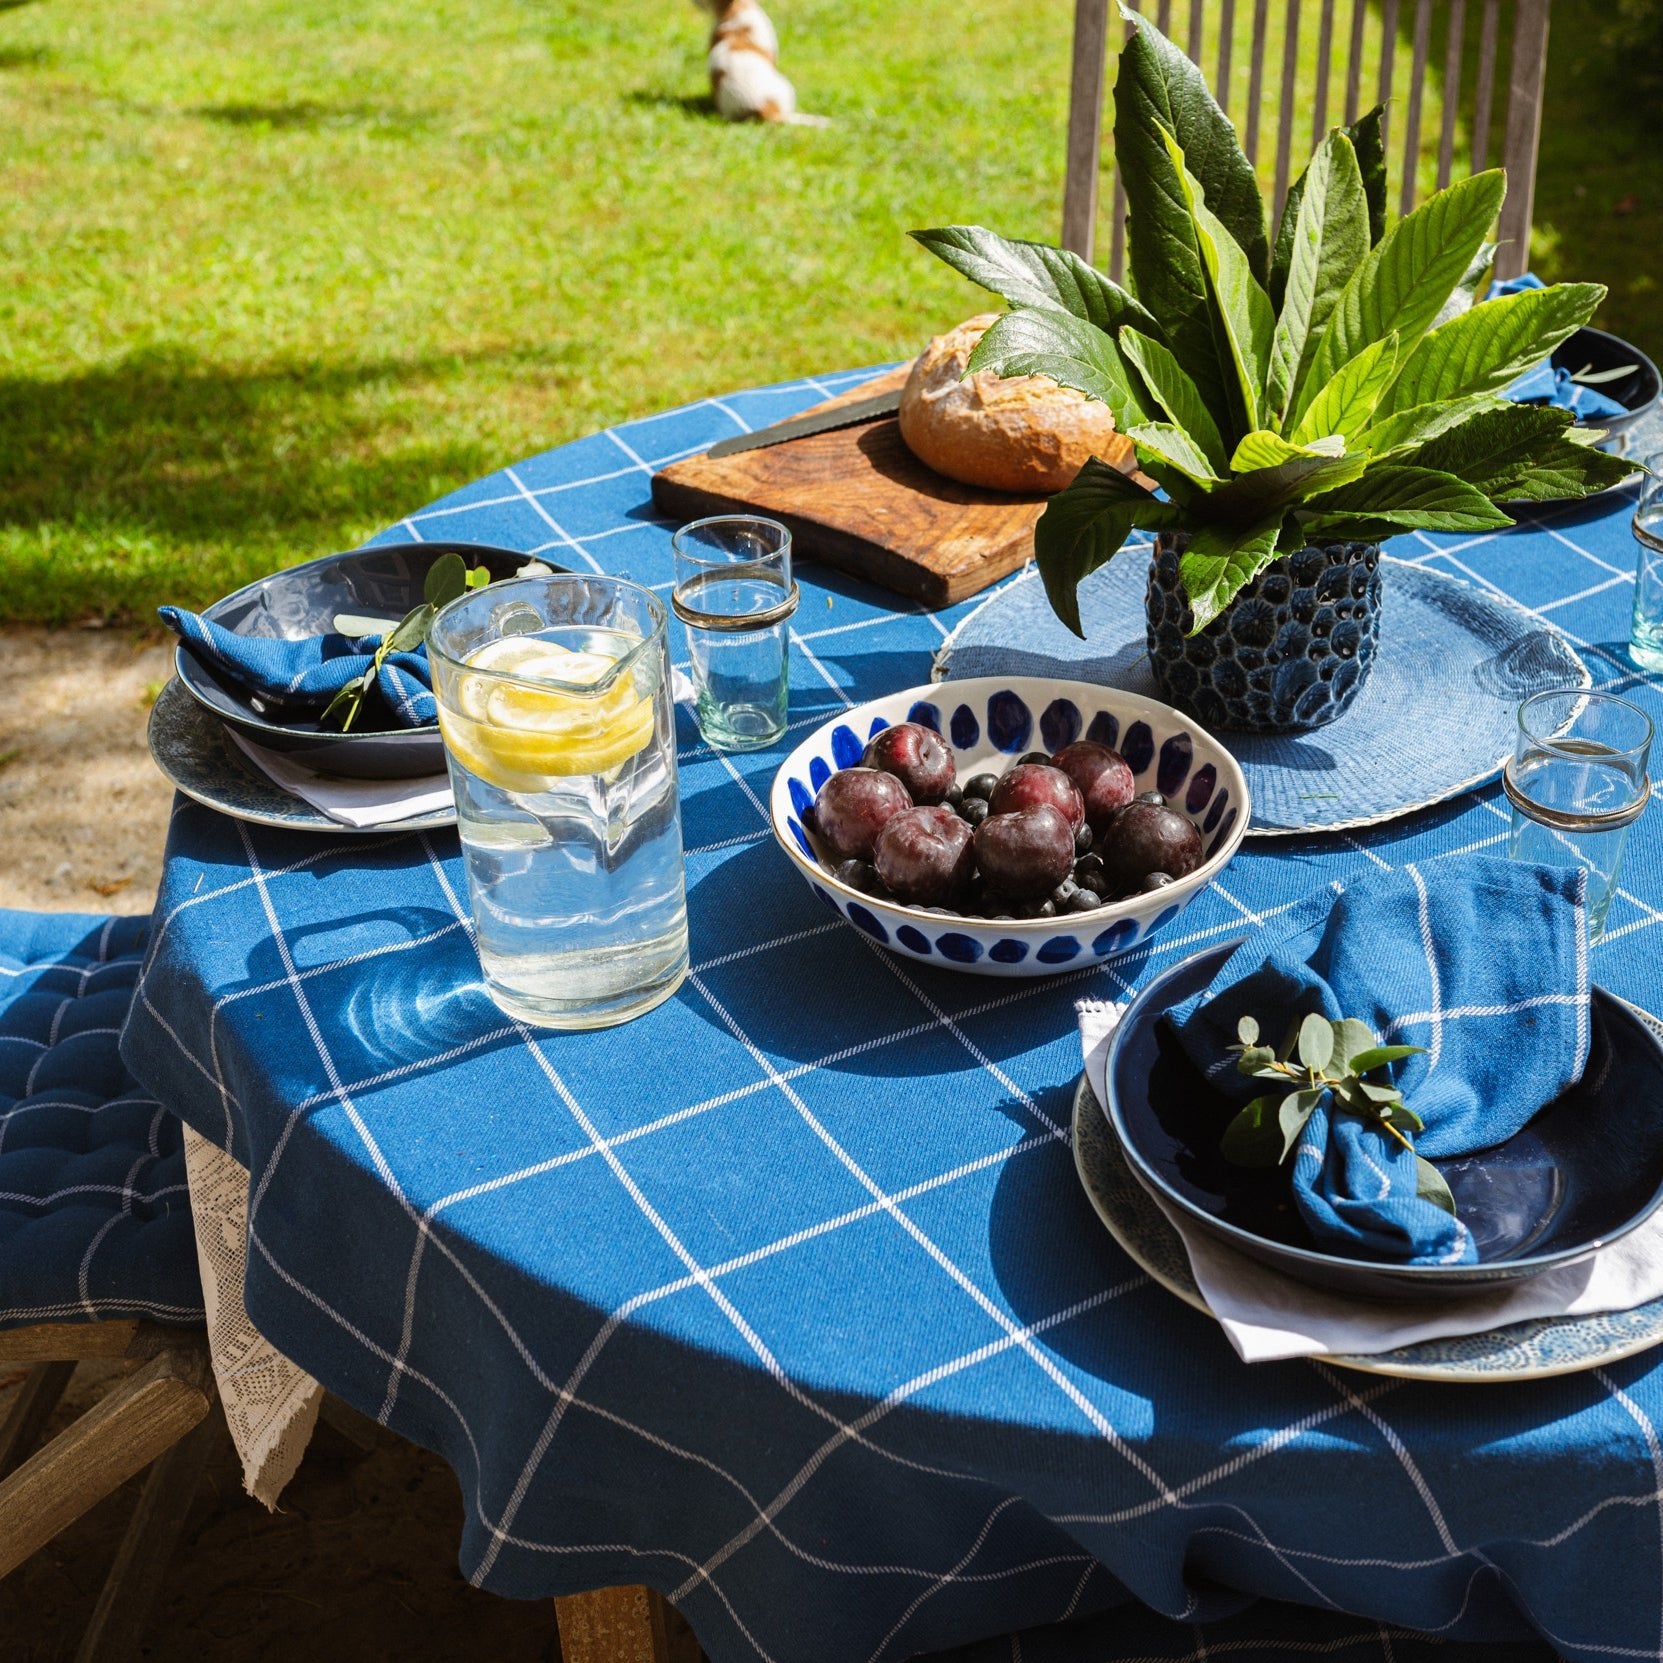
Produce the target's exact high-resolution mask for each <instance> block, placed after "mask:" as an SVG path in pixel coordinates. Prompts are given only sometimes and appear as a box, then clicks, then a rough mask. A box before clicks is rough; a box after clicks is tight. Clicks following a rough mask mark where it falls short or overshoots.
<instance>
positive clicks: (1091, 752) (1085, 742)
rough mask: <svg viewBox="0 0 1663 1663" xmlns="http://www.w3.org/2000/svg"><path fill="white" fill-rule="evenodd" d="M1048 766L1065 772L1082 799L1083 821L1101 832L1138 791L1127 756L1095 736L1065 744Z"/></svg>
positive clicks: (1095, 830)
mask: <svg viewBox="0 0 1663 1663" xmlns="http://www.w3.org/2000/svg"><path fill="white" fill-rule="evenodd" d="M1051 766H1052V767H1053V768H1060V769H1061V770H1062V771H1063V772H1064V773H1065V774H1067V775H1068V777H1069V778H1070V779H1071V780H1073V782H1074V785H1075V789H1076V790H1078V791H1079V793H1080V795H1081V796H1082V797H1083V798H1085V804H1086V823H1087V824H1088V825H1089V826H1090V827H1091V829H1092V830H1093V831H1094V832H1098V833H1101V831H1102V830H1103V828H1104V827H1105V826H1106V825H1107V824H1108V823H1109V820H1110V818H1111V817H1112V816H1113V814H1114V812H1115V810H1116V809H1119V808H1124V807H1125V806H1126V804H1127V803H1129V802H1131V800H1132V797H1133V794H1134V793H1135V792H1136V791H1137V783H1136V781H1135V780H1134V779H1133V778H1132V770H1131V769H1130V768H1128V767H1127V766H1126V758H1125V757H1123V756H1122V755H1121V754H1120V752H1119V751H1114V750H1110V749H1109V747H1108V746H1107V745H1099V744H1098V743H1097V741H1096V740H1095V739H1076V740H1075V741H1074V743H1073V744H1072V745H1064V746H1063V748H1062V749H1061V750H1060V751H1058V752H1057V754H1056V755H1055V756H1054V757H1052V758H1051Z"/></svg>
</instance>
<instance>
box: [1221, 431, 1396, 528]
mask: <svg viewBox="0 0 1663 1663" xmlns="http://www.w3.org/2000/svg"><path fill="white" fill-rule="evenodd" d="M1266 439H1270V440H1274V441H1275V443H1276V444H1278V445H1283V444H1286V441H1285V440H1282V439H1278V438H1276V435H1275V434H1250V435H1248V438H1247V439H1245V440H1243V444H1244V445H1249V446H1250V448H1249V450H1248V451H1247V454H1248V455H1251V456H1257V455H1259V454H1263V452H1261V451H1260V450H1259V449H1258V447H1257V446H1256V445H1254V443H1253V442H1254V441H1260V442H1262V441H1264V440H1266ZM1288 448H1289V451H1290V452H1291V454H1289V455H1287V456H1285V457H1284V459H1283V460H1282V461H1280V462H1275V463H1271V464H1269V465H1267V466H1265V467H1258V468H1253V469H1250V470H1248V471H1247V472H1243V473H1238V474H1237V475H1236V477H1235V478H1234V479H1232V480H1231V481H1230V482H1229V483H1228V484H1227V485H1220V486H1219V487H1218V488H1217V489H1216V490H1213V491H1209V492H1208V493H1207V499H1206V513H1207V516H1208V518H1209V519H1215V520H1222V521H1226V522H1227V523H1229V524H1231V525H1236V526H1250V525H1256V524H1258V523H1259V522H1260V521H1262V520H1265V519H1267V518H1269V516H1270V515H1272V514H1280V513H1281V512H1282V511H1283V510H1284V509H1287V508H1289V507H1291V506H1292V505H1293V504H1294V503H1296V502H1300V501H1302V500H1303V499H1304V498H1306V497H1309V496H1313V495H1315V494H1317V493H1318V492H1321V491H1331V490H1333V489H1334V488H1335V487H1336V486H1339V485H1344V484H1347V483H1349V482H1350V481H1351V480H1354V479H1358V478H1360V477H1361V476H1362V474H1363V471H1364V469H1366V468H1367V467H1368V464H1369V458H1368V454H1367V453H1366V452H1362V451H1359V452H1358V453H1357V455H1355V456H1343V455H1342V456H1336V455H1334V454H1333V453H1332V452H1331V451H1328V450H1313V449H1303V450H1301V449H1295V448H1294V447H1292V446H1289V447H1288ZM1240 454H1242V453H1241V452H1240V451H1238V455H1240Z"/></svg>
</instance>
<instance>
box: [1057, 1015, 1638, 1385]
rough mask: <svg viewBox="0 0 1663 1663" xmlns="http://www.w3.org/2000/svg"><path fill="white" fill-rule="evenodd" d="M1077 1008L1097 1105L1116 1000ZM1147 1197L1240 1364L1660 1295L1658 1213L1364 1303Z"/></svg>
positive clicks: (1620, 1306)
mask: <svg viewBox="0 0 1663 1663" xmlns="http://www.w3.org/2000/svg"><path fill="white" fill-rule="evenodd" d="M1077 1009H1078V1011H1079V1018H1080V1049H1081V1052H1082V1053H1083V1055H1084V1057H1085V1065H1086V1078H1087V1079H1088V1080H1089V1081H1090V1082H1091V1089H1092V1090H1093V1091H1094V1092H1096V1094H1097V1100H1098V1102H1099V1103H1106V1102H1107V1101H1108V1092H1107V1086H1106V1076H1107V1070H1108V1051H1109V1038H1110V1036H1111V1035H1112V1034H1113V1032H1114V1029H1115V1026H1116V1024H1117V1023H1118V1022H1119V1021H1120V1016H1121V1013H1122V1011H1123V1010H1124V1009H1125V1006H1124V1005H1123V1004H1121V1005H1116V1004H1109V1003H1107V1002H1104V1001H1100V1000H1091V999H1087V1000H1082V1001H1080V1003H1079V1005H1078V1007H1077ZM1155 1199H1156V1205H1158V1206H1159V1207H1160V1209H1161V1211H1162V1212H1163V1213H1164V1214H1165V1215H1166V1217H1167V1219H1168V1221H1169V1222H1170V1223H1171V1225H1172V1227H1173V1229H1174V1230H1176V1231H1177V1232H1178V1236H1179V1239H1180V1240H1181V1241H1182V1242H1183V1244H1184V1251H1185V1252H1186V1253H1187V1254H1188V1255H1189V1262H1190V1270H1191V1272H1192V1273H1193V1274H1194V1276H1195V1281H1196V1285H1197V1287H1199V1288H1200V1290H1201V1296H1202V1298H1204V1299H1205V1300H1206V1301H1207V1305H1208V1307H1209V1308H1210V1309H1211V1311H1212V1313H1213V1315H1214V1316H1215V1317H1217V1318H1218V1321H1219V1324H1220V1326H1221V1327H1222V1328H1223V1329H1224V1332H1225V1333H1226V1334H1227V1335H1228V1336H1229V1338H1230V1343H1231V1344H1232V1345H1233V1346H1234V1347H1235V1348H1236V1351H1237V1352H1238V1353H1239V1355H1240V1356H1241V1357H1242V1359H1243V1360H1244V1361H1246V1362H1249V1363H1267V1362H1275V1361H1277V1360H1279V1359H1282V1358H1287V1357H1320V1356H1325V1355H1328V1354H1330V1353H1334V1352H1340V1353H1351V1354H1354V1355H1363V1356H1366V1355H1369V1354H1371V1353H1374V1352H1380V1351H1394V1350H1396V1349H1397V1347H1398V1346H1401V1345H1413V1344H1415V1343H1416V1342H1417V1341H1420V1340H1435V1339H1442V1338H1445V1337H1447V1336H1448V1335H1451V1334H1482V1333H1485V1332H1487V1331H1488V1330H1490V1329H1492V1328H1499V1327H1501V1326H1502V1325H1503V1324H1506V1323H1509V1322H1523V1321H1526V1320H1527V1319H1529V1318H1531V1317H1546V1316H1587V1315H1591V1314H1593V1313H1594V1312H1597V1311H1628V1310H1632V1309H1633V1308H1634V1307H1635V1306H1636V1305H1644V1304H1645V1303H1646V1302H1647V1301H1648V1300H1652V1299H1657V1298H1659V1297H1663V1212H1659V1213H1656V1214H1654V1215H1653V1216H1652V1217H1651V1218H1650V1219H1649V1220H1648V1221H1647V1222H1646V1223H1645V1224H1642V1225H1641V1226H1640V1227H1639V1229H1637V1230H1633V1231H1631V1232H1630V1233H1629V1234H1628V1235H1626V1236H1624V1237H1623V1238H1622V1240H1621V1241H1616V1242H1613V1243H1612V1244H1611V1245H1610V1246H1609V1247H1603V1248H1601V1249H1600V1250H1599V1251H1598V1252H1597V1253H1595V1254H1593V1255H1592V1257H1590V1258H1587V1259H1584V1260H1583V1261H1582V1263H1581V1264H1578V1265H1572V1266H1570V1267H1569V1268H1567V1269H1564V1270H1550V1271H1544V1272H1543V1273H1542V1274H1541V1275H1540V1276H1533V1277H1532V1278H1531V1279H1530V1280H1529V1281H1528V1282H1520V1283H1515V1284H1513V1285H1511V1286H1509V1287H1506V1288H1503V1289H1499V1290H1498V1291H1497V1292H1495V1293H1485V1294H1473V1295H1468V1296H1465V1297H1462V1298H1458V1299H1450V1298H1442V1299H1436V1300H1419V1301H1414V1302H1398V1301H1395V1300H1394V1301H1393V1302H1392V1303H1390V1304H1384V1303H1382V1304H1379V1305H1372V1304H1364V1303H1363V1302H1361V1301H1359V1300H1351V1299H1345V1298H1342V1297H1341V1296H1339V1295H1337V1294H1330V1293H1323V1292H1322V1291H1320V1290H1319V1289H1317V1288H1312V1287H1307V1286H1306V1285H1305V1283H1303V1282H1296V1281H1294V1280H1293V1279H1292V1278H1291V1277H1287V1276H1283V1275H1280V1274H1279V1273H1278V1272H1276V1271H1274V1270H1270V1269H1267V1268H1266V1267H1265V1266H1263V1265H1260V1264H1258V1263H1256V1262H1255V1261H1254V1260H1252V1259H1249V1258H1246V1257H1245V1256H1244V1255H1242V1254H1239V1253H1232V1252H1231V1251H1230V1250H1229V1249H1227V1248H1223V1247H1220V1246H1218V1245H1217V1244H1215V1243H1214V1242H1212V1241H1210V1240H1208V1239H1207V1238H1206V1237H1205V1236H1203V1235H1202V1234H1201V1232H1200V1231H1199V1230H1195V1229H1192V1228H1190V1227H1189V1225H1188V1224H1187V1223H1186V1221H1185V1220H1184V1219H1183V1217H1182V1216H1181V1215H1180V1214H1178V1213H1176V1212H1175V1211H1174V1210H1173V1209H1172V1208H1170V1207H1168V1206H1166V1205H1165V1204H1164V1203H1162V1202H1161V1201H1160V1200H1159V1198H1158V1197H1157V1198H1155Z"/></svg>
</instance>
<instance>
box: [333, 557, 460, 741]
mask: <svg viewBox="0 0 1663 1663" xmlns="http://www.w3.org/2000/svg"><path fill="white" fill-rule="evenodd" d="M490 581H491V574H490V573H489V572H488V571H486V569H485V568H484V567H483V566H475V567H473V568H472V569H470V568H469V566H468V563H467V562H466V561H465V560H464V559H463V558H462V556H461V555H459V554H441V555H440V556H439V558H438V559H437V560H435V561H434V562H433V564H432V565H431V566H429V567H428V569H427V578H426V581H425V582H423V584H422V603H421V605H420V606H414V607H412V608H411V609H410V610H409V611H408V612H406V613H405V614H404V616H403V618H401V619H400V620H399V622H398V623H396V624H394V625H393V627H392V628H391V629H389V630H387V631H386V632H385V633H384V634H383V635H382V637H381V642H380V645H378V646H377V647H376V649H375V657H374V658H373V659H372V660H371V661H370V667H369V668H368V669H367V670H365V672H364V673H363V674H362V675H361V676H359V677H357V678H356V679H355V680H353V681H349V682H348V683H347V684H346V686H345V687H343V688H342V689H341V690H340V692H339V693H337V694H336V695H335V697H334V698H333V699H331V700H330V701H329V705H328V708H327V709H326V710H325V711H324V713H323V715H322V716H321V717H319V719H318V720H319V723H320V725H321V726H324V727H327V726H328V725H329V724H330V722H331V721H333V720H335V719H336V714H337V712H339V720H340V724H341V729H340V731H341V732H342V733H350V732H351V731H352V724H353V722H355V721H356V720H357V718H358V716H359V714H360V713H361V712H362V710H363V708H364V700H365V699H366V698H368V697H369V695H370V694H371V693H372V692H373V691H374V690H375V683H376V678H377V677H379V676H380V674H381V666H382V665H383V664H385V663H386V662H387V660H388V659H389V658H391V657H392V655H393V654H394V653H401V652H414V651H415V650H416V648H417V647H419V646H421V645H422V643H423V642H425V641H426V640H427V631H428V628H429V626H430V625H431V624H432V622H433V619H434V617H435V616H436V614H437V613H438V611H439V608H440V607H442V606H448V605H449V604H450V603H451V602H452V601H453V600H455V599H456V597H457V596H458V595H461V594H465V593H466V592H467V591H468V590H469V589H483V588H484V587H485V585H486V584H487V583H489V582H490ZM365 624H367V625H369V626H370V627H369V628H368V629H364V628H360V627H358V626H360V625H365ZM343 625H345V626H348V627H346V628H344V629H342V633H343V634H348V635H361V634H373V633H374V626H375V621H374V620H373V619H358V618H338V619H336V626H337V628H341V626H343Z"/></svg>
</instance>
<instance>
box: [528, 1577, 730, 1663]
mask: <svg viewBox="0 0 1663 1663" xmlns="http://www.w3.org/2000/svg"><path fill="white" fill-rule="evenodd" d="M554 1618H555V1622H556V1623H557V1624H558V1626H559V1629H560V1654H561V1656H562V1657H563V1658H564V1659H565V1663H701V1660H702V1659H703V1657H704V1653H703V1652H701V1651H700V1650H699V1643H698V1641H697V1640H695V1639H694V1638H693V1631H692V1629H690V1628H689V1627H688V1626H687V1624H686V1622H685V1621H683V1619H682V1617H681V1615H680V1613H678V1612H677V1610H676V1608H675V1607H674V1606H673V1605H671V1604H670V1603H669V1601H668V1600H666V1599H665V1598H664V1596H663V1595H662V1594H659V1593H655V1592H654V1591H653V1590H652V1589H651V1588H597V1589H595V1590H593V1591H592V1592H590V1593H587V1594H567V1595H565V1596H563V1597H562V1598H560V1599H557V1600H556V1601H555V1602H554Z"/></svg>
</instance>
